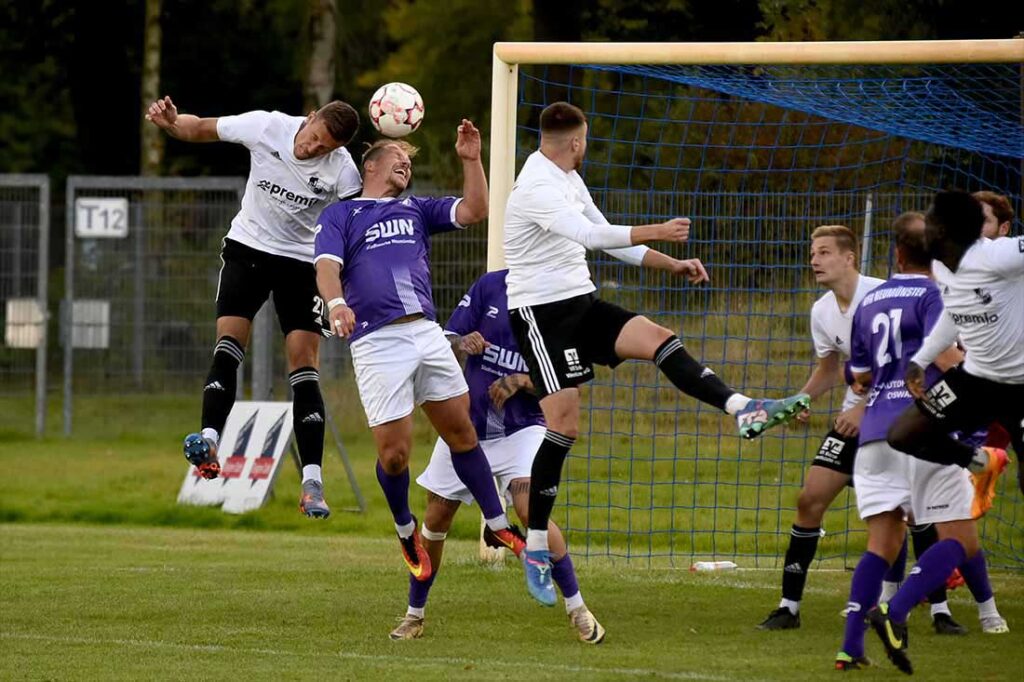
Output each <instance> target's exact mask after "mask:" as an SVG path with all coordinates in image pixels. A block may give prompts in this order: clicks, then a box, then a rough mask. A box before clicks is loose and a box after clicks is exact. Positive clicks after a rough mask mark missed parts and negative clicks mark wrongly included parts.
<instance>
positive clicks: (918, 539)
mask: <svg viewBox="0 0 1024 682" xmlns="http://www.w3.org/2000/svg"><path fill="white" fill-rule="evenodd" d="M910 540H911V542H913V543H914V558H915V559H917V560H918V561H920V560H921V555H922V554H924V553H925V551H927V549H928V548H929V547H931V546H932V545H934V544H935V543H936V542H938V541H939V531H938V530H936V528H935V524H934V523H926V524H924V525H920V526H911V527H910ZM946 598H947V597H946V585H945V584H943V585H941V586H940V587H937V588H935V590H934V591H932V592H931V593H929V595H928V603H929V604H941V603H942V602H944V601H946Z"/></svg>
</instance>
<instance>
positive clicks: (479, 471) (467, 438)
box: [314, 119, 523, 582]
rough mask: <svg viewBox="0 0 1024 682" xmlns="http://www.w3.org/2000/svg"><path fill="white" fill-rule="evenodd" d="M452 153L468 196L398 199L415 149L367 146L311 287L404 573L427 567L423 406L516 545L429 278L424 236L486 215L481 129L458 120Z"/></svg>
mask: <svg viewBox="0 0 1024 682" xmlns="http://www.w3.org/2000/svg"><path fill="white" fill-rule="evenodd" d="M455 151H456V153H457V154H458V155H459V158H460V159H461V160H462V166H463V174H464V181H463V197H462V198H461V199H458V198H455V197H444V198H426V197H415V196H409V197H406V198H402V199H400V198H399V195H400V194H402V193H403V192H404V191H405V190H406V188H407V187H408V185H409V182H410V180H411V178H412V157H413V156H414V155H415V153H416V148H415V147H413V146H411V145H409V144H408V143H405V142H401V141H395V140H381V141H379V142H377V143H375V144H373V145H372V146H371V147H370V148H369V149H367V151H366V153H365V154H364V155H363V193H362V195H361V196H359V197H357V198H355V199H352V200H351V201H342V202H339V203H337V204H334V205H333V206H331V207H329V208H328V209H327V210H325V211H324V212H323V213H322V214H321V215H320V221H319V225H317V237H316V256H315V260H314V262H315V264H316V272H317V285H318V286H319V288H320V293H321V295H322V296H323V298H324V300H326V301H327V307H328V310H329V317H330V324H331V326H332V327H333V329H334V330H335V331H336V332H337V333H338V334H340V335H341V336H344V337H346V338H348V339H349V343H350V349H351V352H352V364H353V367H354V368H355V377H356V384H357V386H358V388H359V397H360V399H361V400H362V403H363V408H364V409H365V411H366V417H367V420H368V421H369V425H370V429H371V431H372V432H373V437H374V441H375V442H376V445H377V455H378V459H377V480H378V481H379V482H380V486H381V488H382V489H383V491H384V497H385V498H387V502H388V506H389V507H390V508H391V513H392V515H393V517H394V521H395V529H396V530H397V532H398V538H399V541H400V544H401V548H402V556H403V559H404V560H405V563H406V565H407V566H408V568H409V572H410V573H412V575H413V577H414V578H415V579H416V580H418V581H424V582H425V581H428V580H430V578H431V574H432V569H431V565H430V556H429V555H428V554H427V552H426V550H425V549H424V547H423V543H422V540H421V537H420V533H419V532H418V530H417V528H416V518H415V517H414V516H413V515H412V513H411V511H410V510H409V456H410V452H411V450H412V413H413V410H414V409H415V407H416V406H417V405H420V406H422V407H423V411H424V412H425V413H426V415H427V417H428V418H429V419H430V422H431V423H432V424H433V425H434V428H436V429H437V432H438V434H439V435H440V436H441V438H442V439H443V440H444V441H445V443H447V444H448V446H449V447H450V448H451V451H452V464H453V466H454V469H455V472H456V474H457V476H458V478H459V480H460V481H462V483H463V484H465V486H466V488H467V489H468V490H469V491H470V492H471V493H472V495H473V497H474V498H475V499H476V501H477V502H479V503H480V508H481V511H482V512H483V514H484V517H485V519H486V520H487V525H488V527H489V528H490V529H491V531H492V533H493V534H494V537H495V538H497V539H498V540H499V541H500V542H501V543H502V544H503V545H504V546H506V547H508V548H510V549H513V550H514V551H515V550H518V549H519V547H520V546H521V545H522V542H523V541H522V539H521V537H519V536H517V534H516V533H515V532H514V531H513V530H512V529H511V528H510V527H509V524H508V520H507V518H506V517H505V512H504V510H503V509H502V507H501V501H500V500H499V498H498V493H497V491H496V490H495V489H494V484H493V482H492V479H491V468H490V466H489V465H488V463H487V458H486V456H485V455H484V452H483V450H481V449H480V445H479V442H478V439H477V434H476V430H475V429H474V428H473V423H472V422H471V421H470V418H469V395H468V387H467V386H466V381H465V379H464V378H463V376H462V369H461V368H460V367H459V363H458V361H457V360H456V359H455V355H454V354H453V353H452V350H451V347H450V345H449V343H448V341H447V339H446V338H445V336H444V332H443V331H442V330H441V327H440V326H439V325H438V324H437V322H436V319H437V315H436V312H435V309H434V301H433V292H432V290H431V285H430V237H431V236H432V235H435V234H438V233H441V232H448V231H451V230H457V229H463V226H465V225H469V224H471V223H475V222H478V221H480V220H483V219H484V218H485V217H486V216H487V178H486V176H485V175H484V169H483V164H481V162H480V131H479V130H477V129H476V127H475V126H474V125H473V123H472V122H470V121H468V120H465V119H463V121H462V123H461V125H459V127H458V139H457V141H456V143H455Z"/></svg>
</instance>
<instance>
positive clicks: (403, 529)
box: [395, 521, 416, 538]
mask: <svg viewBox="0 0 1024 682" xmlns="http://www.w3.org/2000/svg"><path fill="white" fill-rule="evenodd" d="M395 530H397V531H398V537H400V538H407V537H409V536H410V535H412V532H413V531H414V530H416V522H415V521H410V522H409V523H407V524H405V525H404V526H399V525H398V524H397V523H396V524H395Z"/></svg>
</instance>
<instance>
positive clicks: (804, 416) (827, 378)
mask: <svg viewBox="0 0 1024 682" xmlns="http://www.w3.org/2000/svg"><path fill="white" fill-rule="evenodd" d="M840 383H842V373H841V371H840V362H839V353H829V354H828V355H826V356H825V357H823V358H818V364H817V365H815V366H814V371H813V372H811V376H810V377H809V378H808V379H807V383H805V384H804V387H803V388H801V389H800V392H801V393H806V394H807V395H809V396H811V400H814V399H816V398H818V397H820V396H821V395H823V394H825V393H826V392H828V391H830V390H832V387H833V386H837V385H838V384H840ZM810 418H811V411H810V410H804V411H803V412H801V413H800V414H798V415H797V420H799V421H801V422H803V423H805V424H806V423H807V420H809V419H810Z"/></svg>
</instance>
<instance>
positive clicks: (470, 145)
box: [455, 118, 488, 225]
mask: <svg viewBox="0 0 1024 682" xmlns="http://www.w3.org/2000/svg"><path fill="white" fill-rule="evenodd" d="M480 148H481V142H480V131H479V130H477V127H476V126H475V125H473V122H472V121H470V120H468V119H465V118H464V119H462V123H461V124H459V128H458V137H457V138H456V140H455V153H456V154H458V155H459V158H460V159H462V175H463V178H462V201H460V202H459V205H458V207H457V208H456V209H455V219H456V220H457V221H458V222H459V224H460V225H472V224H473V223H477V222H480V221H481V220H483V219H484V218H486V217H487V207H488V203H487V202H488V193H487V176H486V175H485V174H484V165H483V163H482V162H481V161H480Z"/></svg>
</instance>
